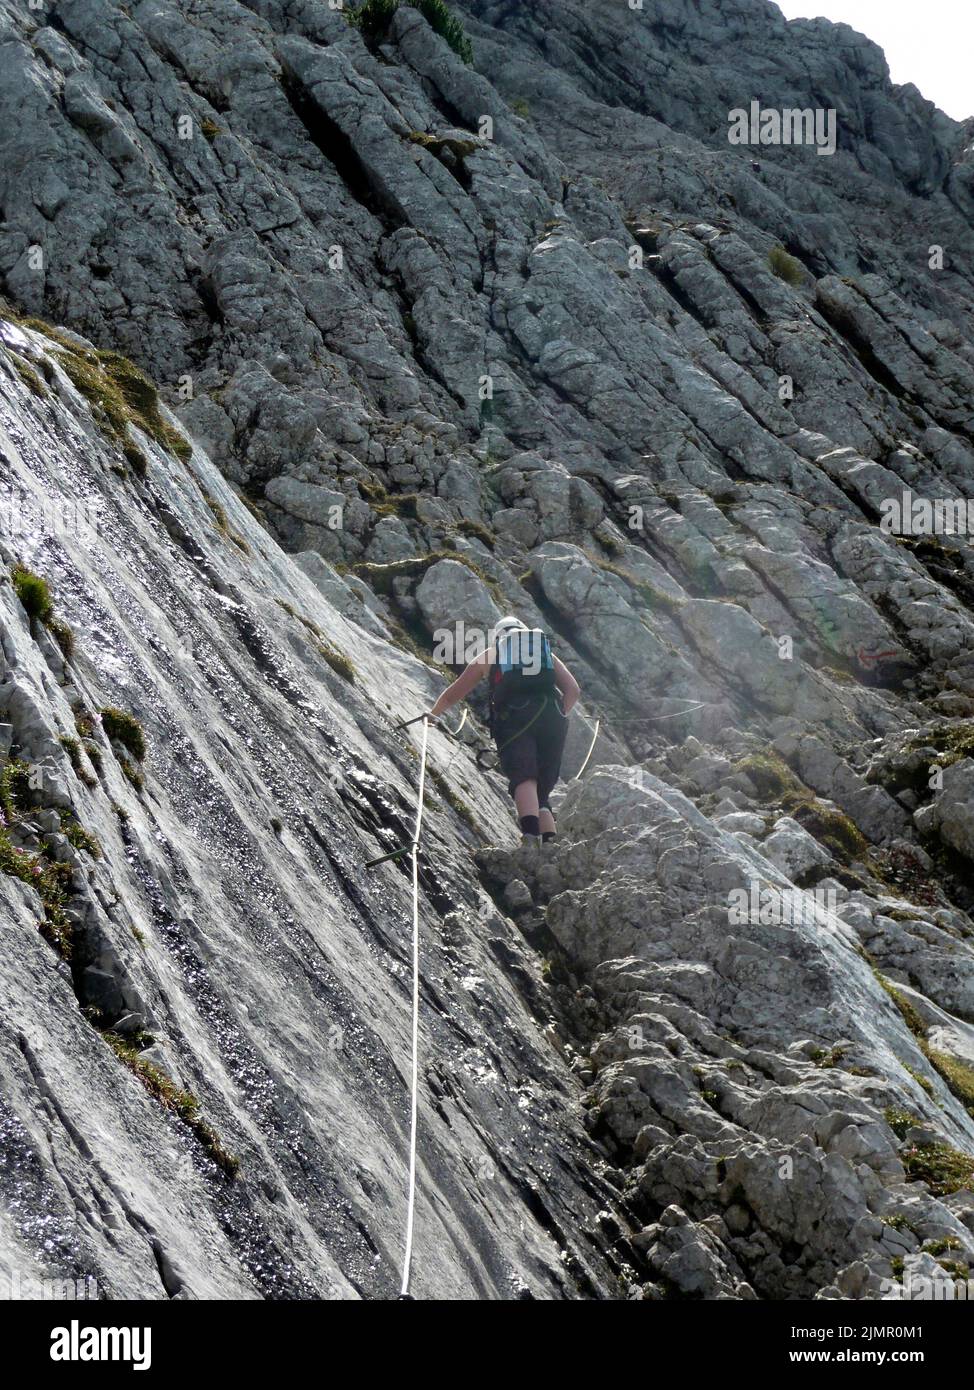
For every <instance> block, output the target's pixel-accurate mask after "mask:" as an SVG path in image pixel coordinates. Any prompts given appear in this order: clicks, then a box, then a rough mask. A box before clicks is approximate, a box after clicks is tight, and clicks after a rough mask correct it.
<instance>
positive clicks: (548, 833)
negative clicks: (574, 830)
mask: <svg viewBox="0 0 974 1390" xmlns="http://www.w3.org/2000/svg"><path fill="white" fill-rule="evenodd" d="M541 838H542V840H543V841H544V843H545V844H547V843H548V841H549V840H554V839H555V838H556V836H555V831H554V830H546V831H545V833H544V834H543V835H542V836H541Z"/></svg>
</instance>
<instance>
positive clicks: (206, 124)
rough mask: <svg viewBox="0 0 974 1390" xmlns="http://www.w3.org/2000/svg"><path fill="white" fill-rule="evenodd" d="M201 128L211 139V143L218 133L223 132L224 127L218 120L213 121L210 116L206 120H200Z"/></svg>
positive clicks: (208, 138)
mask: <svg viewBox="0 0 974 1390" xmlns="http://www.w3.org/2000/svg"><path fill="white" fill-rule="evenodd" d="M200 130H201V131H202V132H203V134H204V135H205V136H206V138H207V140H209V141H210V143H211V144H212V143H213V141H214V140H215V139H216V137H217V136H218V135H222V134H223V127H222V126H220V125H217V123H216V121H211V120H210V118H209V117H208V116H207V118H206V119H205V120H204V121H201V122H200Z"/></svg>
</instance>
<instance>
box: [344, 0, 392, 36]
mask: <svg viewBox="0 0 974 1390" xmlns="http://www.w3.org/2000/svg"><path fill="white" fill-rule="evenodd" d="M398 8H399V0H365V4H364V5H360V6H359V7H358V9H357V10H352V11H351V12H350V13H349V16H348V18H349V23H351V24H354V25H355V27H356V28H357V29H358V30H359V32H360V33H361V35H362V37H363V39H365V41H366V43H370V44H375V43H381V42H382V40H383V39H384V38H385V36H386V34H387V33H388V32H389V25H390V24H391V23H392V19H393V16H394V15H395V13H396V11H397V10H398Z"/></svg>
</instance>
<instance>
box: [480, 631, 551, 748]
mask: <svg viewBox="0 0 974 1390" xmlns="http://www.w3.org/2000/svg"><path fill="white" fill-rule="evenodd" d="M554 689H555V663H554V660H553V659H552V655H551V644H550V643H549V641H548V639H547V637H546V636H545V634H544V633H543V632H542V631H541V629H540V628H538V627H534V628H524V627H516V628H511V629H509V630H508V631H507V632H504V633H502V634H501V636H500V637H498V639H497V644H496V646H495V648H494V662H493V665H492V667H491V672H490V715H491V726H493V724H494V722H495V721H496V719H497V716H498V714H499V713H500V712H501V711H502V710H503V708H504V706H505V705H507V704H509V703H510V702H511V701H512V700H514V701H517V702H520V701H521V700H523V699H524V698H525V697H527V698H529V699H535V698H537V699H543V698H544V697H545V696H547V695H549V694H550V693H551V692H552V691H553V690H554Z"/></svg>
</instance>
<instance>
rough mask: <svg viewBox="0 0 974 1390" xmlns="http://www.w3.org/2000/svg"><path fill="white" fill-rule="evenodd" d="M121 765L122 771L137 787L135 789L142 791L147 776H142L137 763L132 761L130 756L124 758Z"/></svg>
mask: <svg viewBox="0 0 974 1390" xmlns="http://www.w3.org/2000/svg"><path fill="white" fill-rule="evenodd" d="M119 766H120V767H121V769H122V772H123V773H124V774H125V776H126V777H127V778H128V780H129V781H130V782H131V783H132V786H133V787H134V788H135V790H136V791H137V792H140V791H141V790H142V789H143V787H144V786H145V778H144V777H143V776H142V773H141V772H140V771H139V769H138V768H137V767H136V766H135V764H134V763H130V762H129V760H128V758H123V759H122V761H121V763H120V764H119Z"/></svg>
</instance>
